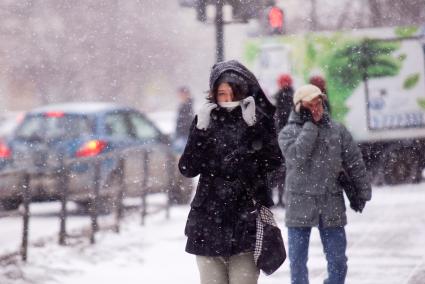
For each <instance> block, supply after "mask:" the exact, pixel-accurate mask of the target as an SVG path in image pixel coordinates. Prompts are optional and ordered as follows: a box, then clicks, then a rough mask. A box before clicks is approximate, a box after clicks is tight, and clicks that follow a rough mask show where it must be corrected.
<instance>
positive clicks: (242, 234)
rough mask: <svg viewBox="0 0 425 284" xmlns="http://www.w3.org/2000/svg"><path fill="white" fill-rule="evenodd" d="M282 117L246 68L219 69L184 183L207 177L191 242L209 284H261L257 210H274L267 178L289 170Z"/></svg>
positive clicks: (188, 155) (198, 121)
mask: <svg viewBox="0 0 425 284" xmlns="http://www.w3.org/2000/svg"><path fill="white" fill-rule="evenodd" d="M274 111H275V109H274V107H273V105H272V104H271V103H270V102H269V101H268V99H267V98H266V96H265V95H264V93H263V91H262V90H261V88H260V86H259V84H258V82H257V80H256V78H255V77H254V75H253V74H252V73H251V72H250V71H249V70H248V69H246V68H245V67H244V66H243V65H241V64H240V63H238V62H237V61H226V62H220V63H217V64H215V65H214V66H213V68H212V72H211V76H210V95H209V98H208V102H207V103H206V104H205V105H204V106H203V107H202V108H201V110H200V112H199V113H198V114H197V116H196V117H195V119H194V121H193V123H192V126H191V130H190V134H189V139H188V143H187V145H186V148H185V150H184V153H183V155H182V157H181V158H180V162H179V169H180V171H181V173H182V174H183V175H184V176H186V177H195V176H197V175H199V174H200V179H199V184H198V187H197V190H196V194H195V197H194V199H193V201H192V203H191V210H190V213H189V216H188V220H187V224H186V228H185V234H186V235H187V237H188V240H187V245H186V251H187V252H188V253H191V254H195V255H196V256H197V263H198V268H199V271H200V276H201V283H202V284H205V283H232V284H237V283H244V284H250V283H257V279H258V275H259V270H258V269H257V268H256V266H255V263H254V258H253V251H254V246H255V233H256V210H255V208H256V207H255V203H256V204H261V205H265V206H267V207H270V206H272V205H273V201H272V199H271V192H270V188H269V187H268V185H267V173H268V172H270V171H272V170H273V169H276V168H278V167H279V166H280V164H281V162H282V154H281V152H280V150H279V147H278V144H277V138H276V130H275V126H274V119H273V114H274Z"/></svg>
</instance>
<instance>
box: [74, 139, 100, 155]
mask: <svg viewBox="0 0 425 284" xmlns="http://www.w3.org/2000/svg"><path fill="white" fill-rule="evenodd" d="M105 147H106V142H105V141H102V140H90V141H88V142H86V143H84V144H83V146H81V147H80V149H78V150H77V152H76V153H75V156H76V157H92V156H96V155H98V154H100V153H102V151H103V149H105Z"/></svg>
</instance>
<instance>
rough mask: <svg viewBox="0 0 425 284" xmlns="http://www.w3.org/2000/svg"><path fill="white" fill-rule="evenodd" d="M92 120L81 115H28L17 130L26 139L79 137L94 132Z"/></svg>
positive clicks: (17, 133)
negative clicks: (91, 124)
mask: <svg viewBox="0 0 425 284" xmlns="http://www.w3.org/2000/svg"><path fill="white" fill-rule="evenodd" d="M92 132H93V131H92V128H91V126H90V121H89V119H88V118H87V117H85V116H81V115H61V116H49V115H36V116H28V117H27V118H26V119H25V120H24V121H23V123H22V125H21V127H19V128H18V129H17V131H16V136H17V137H19V138H24V139H31V138H38V139H40V140H44V139H50V138H68V139H69V138H77V137H80V136H84V135H90V134H92Z"/></svg>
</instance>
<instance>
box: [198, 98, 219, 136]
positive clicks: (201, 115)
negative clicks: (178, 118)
mask: <svg viewBox="0 0 425 284" xmlns="http://www.w3.org/2000/svg"><path fill="white" fill-rule="evenodd" d="M216 107H217V105H216V104H214V103H211V102H206V103H205V104H204V105H203V106H202V107H201V109H200V110H199V112H198V113H197V117H198V122H197V123H196V128H198V129H202V130H206V129H207V128H208V125H210V120H211V111H212V110H213V109H215V108H216Z"/></svg>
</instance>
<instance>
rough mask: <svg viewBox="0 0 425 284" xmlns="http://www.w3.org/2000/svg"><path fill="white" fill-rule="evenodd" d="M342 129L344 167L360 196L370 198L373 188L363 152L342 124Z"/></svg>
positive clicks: (365, 198)
mask: <svg viewBox="0 0 425 284" xmlns="http://www.w3.org/2000/svg"><path fill="white" fill-rule="evenodd" d="M341 129H342V130H341V139H342V165H343V168H344V170H345V171H346V173H347V174H348V176H349V177H350V179H351V180H352V181H353V183H354V184H355V186H356V188H357V190H358V197H359V198H360V199H362V200H365V201H367V200H370V199H371V197H372V189H371V185H370V182H369V177H368V174H367V171H366V166H365V163H364V161H363V157H362V153H361V151H360V149H359V147H358V146H357V145H356V143H355V142H354V140H353V137H352V136H351V134H350V132H349V131H348V130H347V129H346V128H345V127H344V126H342V125H341Z"/></svg>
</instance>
